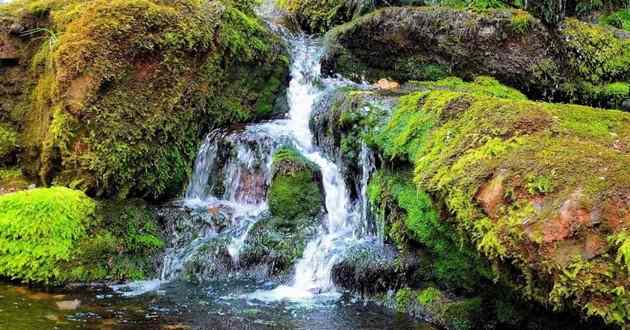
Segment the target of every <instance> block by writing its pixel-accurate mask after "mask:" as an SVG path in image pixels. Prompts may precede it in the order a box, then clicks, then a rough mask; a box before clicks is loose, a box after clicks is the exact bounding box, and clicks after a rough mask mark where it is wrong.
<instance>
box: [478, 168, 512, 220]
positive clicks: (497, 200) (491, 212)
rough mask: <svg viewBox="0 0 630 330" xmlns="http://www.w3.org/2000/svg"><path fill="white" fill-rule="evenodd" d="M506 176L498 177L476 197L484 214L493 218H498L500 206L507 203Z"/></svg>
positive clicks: (500, 175) (487, 184)
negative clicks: (504, 183)
mask: <svg viewBox="0 0 630 330" xmlns="http://www.w3.org/2000/svg"><path fill="white" fill-rule="evenodd" d="M503 180H504V176H503V175H502V174H499V175H497V176H496V177H495V178H494V179H492V181H490V182H488V183H486V184H484V185H483V186H482V187H481V188H480V189H479V192H478V193H477V196H476V197H475V198H476V199H477V201H478V202H479V204H480V205H481V207H482V208H483V210H484V212H486V214H487V215H488V216H489V217H491V218H494V219H495V218H496V217H497V210H498V208H499V206H501V205H503V204H504V203H505V197H504V195H505V188H504V187H503Z"/></svg>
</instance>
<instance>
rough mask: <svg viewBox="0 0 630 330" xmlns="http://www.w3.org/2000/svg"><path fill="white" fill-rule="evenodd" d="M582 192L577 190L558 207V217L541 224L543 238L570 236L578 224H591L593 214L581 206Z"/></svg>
mask: <svg viewBox="0 0 630 330" xmlns="http://www.w3.org/2000/svg"><path fill="white" fill-rule="evenodd" d="M581 197H582V194H581V193H580V192H579V191H577V192H575V193H573V194H571V196H570V197H569V199H567V200H566V201H565V202H564V203H563V204H562V206H561V207H560V211H559V213H560V214H559V215H558V217H556V218H554V219H552V220H550V221H548V222H547V223H545V224H544V226H543V240H544V241H545V242H554V241H559V240H563V239H566V238H568V237H571V236H572V235H573V233H574V232H575V231H576V230H577V229H578V228H579V227H580V226H588V227H590V226H592V225H593V219H594V217H593V214H592V212H591V211H590V210H587V209H586V208H584V207H582V205H581V203H580V199H581Z"/></svg>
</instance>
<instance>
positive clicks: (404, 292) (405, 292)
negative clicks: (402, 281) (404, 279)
mask: <svg viewBox="0 0 630 330" xmlns="http://www.w3.org/2000/svg"><path fill="white" fill-rule="evenodd" d="M414 297H415V291H414V290H412V289H410V288H402V289H400V290H398V291H396V297H395V308H396V311H397V312H401V313H404V312H408V311H409V309H410V307H411V306H410V305H411V304H412V303H413V302H414V300H415V299H414Z"/></svg>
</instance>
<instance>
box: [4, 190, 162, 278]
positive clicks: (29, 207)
mask: <svg viewBox="0 0 630 330" xmlns="http://www.w3.org/2000/svg"><path fill="white" fill-rule="evenodd" d="M162 246H163V243H162V241H161V239H160V238H159V231H158V227H157V224H156V223H155V222H154V218H153V217H152V214H151V213H150V212H149V211H148V210H147V209H146V207H145V206H143V204H139V205H132V204H125V205H122V204H117V205H110V204H108V203H101V202H95V201H94V200H92V199H90V198H89V197H87V196H86V195H85V194H84V193H83V192H80V191H76V190H71V189H68V188H61V187H54V188H44V189H33V190H27V191H22V192H16V193H12V194H6V195H3V196H0V265H1V266H0V277H3V278H8V279H14V280H19V281H23V282H29V283H55V284H59V283H66V282H71V281H84V282H85V281H93V280H122V279H141V278H145V277H147V276H149V275H150V274H151V272H152V271H153V268H154V267H153V265H152V264H151V261H150V258H151V255H152V254H154V253H155V252H157V251H158V250H159V249H160V248H161V247H162Z"/></svg>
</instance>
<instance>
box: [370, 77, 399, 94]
mask: <svg viewBox="0 0 630 330" xmlns="http://www.w3.org/2000/svg"><path fill="white" fill-rule="evenodd" d="M374 87H376V88H378V89H381V90H384V91H395V90H398V89H400V84H399V83H397V82H395V81H392V80H387V79H380V80H379V81H377V82H376V84H374Z"/></svg>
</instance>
